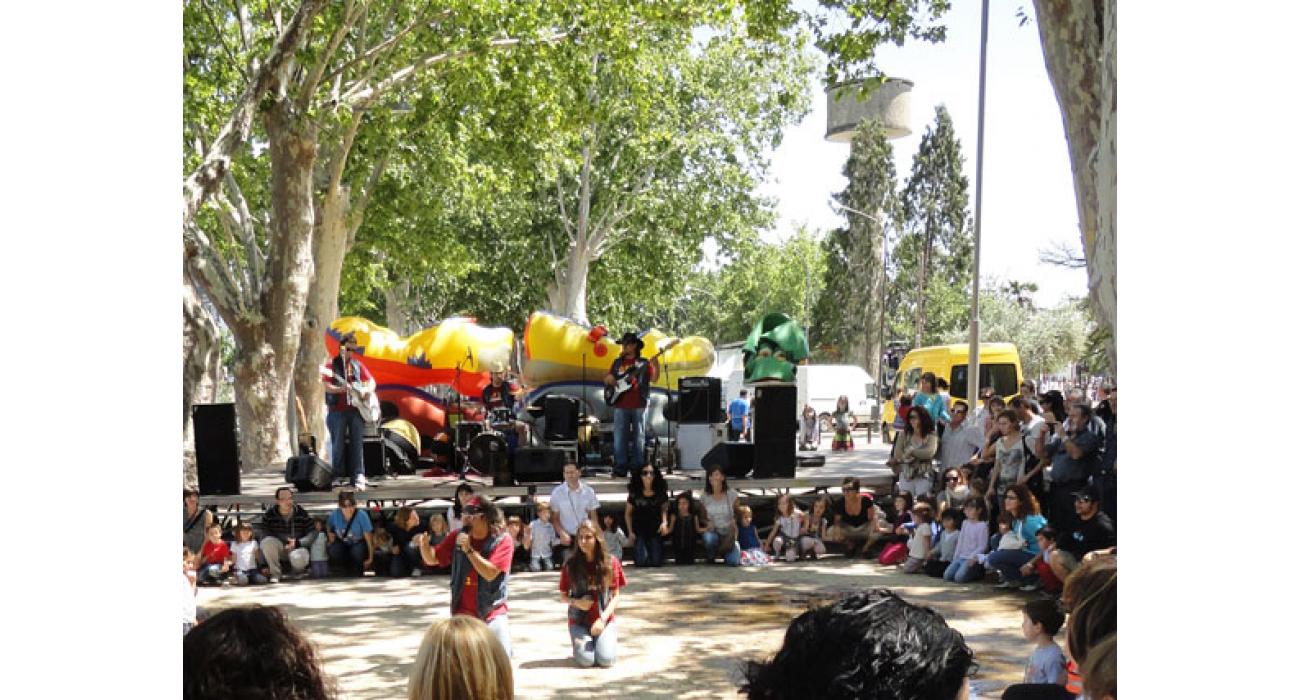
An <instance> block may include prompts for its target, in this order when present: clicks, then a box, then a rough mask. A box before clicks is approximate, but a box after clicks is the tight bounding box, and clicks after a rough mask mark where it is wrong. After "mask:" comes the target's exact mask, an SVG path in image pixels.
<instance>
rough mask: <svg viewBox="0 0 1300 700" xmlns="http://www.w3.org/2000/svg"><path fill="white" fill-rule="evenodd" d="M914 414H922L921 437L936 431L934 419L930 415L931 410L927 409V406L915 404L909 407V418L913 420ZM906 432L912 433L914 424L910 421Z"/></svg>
mask: <svg viewBox="0 0 1300 700" xmlns="http://www.w3.org/2000/svg"><path fill="white" fill-rule="evenodd" d="M912 416H920V418H921V437H929V436H930V433H932V432H934V419H933V418H931V417H930V412H929V411H927V410H925V406H913V407H911V408H909V409H908V413H907V420H908V421H911V420H912ZM905 432H906V433H907V434H909V435H911V434H912V424H911V423H910V422H909V423H908V424H907V428H906V429H905Z"/></svg>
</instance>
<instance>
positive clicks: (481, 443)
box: [444, 400, 517, 485]
mask: <svg viewBox="0 0 1300 700" xmlns="http://www.w3.org/2000/svg"><path fill="white" fill-rule="evenodd" d="M461 416H475V417H482V418H483V419H482V420H478V419H475V420H465V419H464V418H463V417H461ZM456 418H458V419H454V420H452V421H449V422H450V423H451V426H450V427H451V429H452V431H453V432H454V434H455V439H454V441H451V442H454V444H455V448H454V449H447V448H444V451H446V452H454V455H452V454H448V455H446V456H447V457H449V458H450V459H453V460H454V467H455V470H456V471H457V472H460V473H461V474H462V475H463V474H464V473H465V472H466V471H468V469H473V470H474V471H476V472H478V473H479V474H481V475H483V476H491V477H492V480H493V482H494V483H496V484H497V485H506V484H509V483H510V467H509V463H510V451H511V448H512V447H513V445H512V443H514V442H516V441H517V438H516V437H515V419H514V415H513V414H512V413H511V411H510V409H508V408H504V407H498V408H493V409H490V410H485V409H484V407H483V404H482V403H480V402H477V401H469V400H466V401H464V402H463V403H462V404H461V410H460V414H459V416H457V417H456ZM447 447H448V448H450V447H451V445H450V444H448V445H447Z"/></svg>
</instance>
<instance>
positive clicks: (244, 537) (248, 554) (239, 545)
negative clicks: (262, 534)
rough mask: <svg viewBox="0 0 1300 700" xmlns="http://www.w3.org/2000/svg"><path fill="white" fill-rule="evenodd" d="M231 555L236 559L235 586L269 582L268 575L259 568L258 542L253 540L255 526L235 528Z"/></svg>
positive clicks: (241, 525) (242, 524) (245, 524)
mask: <svg viewBox="0 0 1300 700" xmlns="http://www.w3.org/2000/svg"><path fill="white" fill-rule="evenodd" d="M230 554H231V556H232V557H234V559H235V566H234V569H235V585H237V586H246V585H248V584H250V583H266V582H267V578H266V575H265V574H264V573H262V571H261V569H259V568H257V541H256V540H254V539H253V526H251V525H249V524H248V523H240V524H238V525H236V526H235V544H234V545H232V546H231V547H230Z"/></svg>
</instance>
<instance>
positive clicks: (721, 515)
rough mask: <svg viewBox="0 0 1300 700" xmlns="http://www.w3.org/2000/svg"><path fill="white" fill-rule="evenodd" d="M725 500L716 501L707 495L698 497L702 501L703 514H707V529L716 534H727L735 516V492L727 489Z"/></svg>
mask: <svg viewBox="0 0 1300 700" xmlns="http://www.w3.org/2000/svg"><path fill="white" fill-rule="evenodd" d="M725 495H726V498H724V499H722V500H718V499H716V498H714V497H713V496H711V495H709V494H707V493H706V494H704V495H703V496H700V500H701V501H704V512H706V513H708V514H709V529H711V530H713V531H714V532H717V533H724V532H729V531H730V530H731V524H732V523H733V522H735V520H736V516H735V515H733V513H735V510H736V492H735V491H732V490H731V489H727V491H726V494H725Z"/></svg>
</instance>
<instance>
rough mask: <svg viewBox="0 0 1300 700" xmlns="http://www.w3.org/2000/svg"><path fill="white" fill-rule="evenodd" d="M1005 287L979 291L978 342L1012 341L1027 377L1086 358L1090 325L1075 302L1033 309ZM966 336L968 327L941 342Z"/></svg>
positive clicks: (964, 339)
mask: <svg viewBox="0 0 1300 700" xmlns="http://www.w3.org/2000/svg"><path fill="white" fill-rule="evenodd" d="M991 286H995V285H991ZM995 287H996V286H995ZM1007 290H1009V286H1008V285H1002V286H1001V287H1000V289H998V291H992V292H982V293H981V295H980V339H981V341H983V342H986V343H998V342H1005V343H1015V344H1016V349H1017V350H1018V351H1019V353H1020V366H1021V370H1022V371H1023V372H1024V374H1025V376H1027V377H1037V376H1040V375H1043V374H1052V373H1055V372H1059V371H1061V370H1063V369H1065V368H1066V367H1068V366H1069V365H1070V364H1071V363H1075V362H1079V361H1080V360H1081V359H1083V358H1084V357H1085V350H1086V345H1087V340H1088V336H1089V333H1090V328H1089V325H1090V324H1089V322H1088V318H1087V316H1086V314H1085V313H1084V312H1083V311H1082V309H1081V308H1080V305H1079V304H1078V303H1065V304H1061V305H1060V306H1058V307H1056V308H1053V309H1034V308H1032V307H1030V306H1025V305H1023V304H1020V303H1019V301H1018V300H1017V299H1016V298H1015V297H1014V296H1012V295H1011V294H1010V293H1009V292H1008V291H1007ZM969 338H970V329H969V328H965V329H957V330H954V331H951V332H949V333H948V334H947V335H946V336H945V337H944V338H943V341H944V342H948V343H964V342H966V340H968V339H969Z"/></svg>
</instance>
